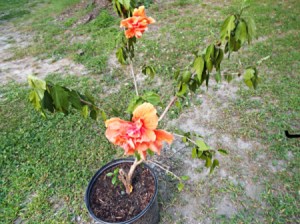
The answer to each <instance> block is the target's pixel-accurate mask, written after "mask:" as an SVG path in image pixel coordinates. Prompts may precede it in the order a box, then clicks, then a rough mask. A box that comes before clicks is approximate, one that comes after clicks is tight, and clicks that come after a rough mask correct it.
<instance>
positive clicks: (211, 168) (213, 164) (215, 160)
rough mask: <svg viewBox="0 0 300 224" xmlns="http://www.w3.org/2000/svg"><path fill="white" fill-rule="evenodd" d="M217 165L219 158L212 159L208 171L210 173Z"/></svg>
mask: <svg viewBox="0 0 300 224" xmlns="http://www.w3.org/2000/svg"><path fill="white" fill-rule="evenodd" d="M217 166H219V160H217V159H214V161H213V163H212V165H211V167H210V171H209V173H212V172H213V171H214V169H215V168H216V167H217Z"/></svg>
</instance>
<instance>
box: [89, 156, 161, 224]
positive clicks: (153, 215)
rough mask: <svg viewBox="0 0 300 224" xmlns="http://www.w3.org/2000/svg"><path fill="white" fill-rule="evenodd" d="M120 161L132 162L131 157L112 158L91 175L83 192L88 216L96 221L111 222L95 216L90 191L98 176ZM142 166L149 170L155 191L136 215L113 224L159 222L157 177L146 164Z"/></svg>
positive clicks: (148, 223)
mask: <svg viewBox="0 0 300 224" xmlns="http://www.w3.org/2000/svg"><path fill="white" fill-rule="evenodd" d="M122 163H133V159H118V160H114V161H112V162H110V163H108V164H106V165H105V166H103V167H101V168H100V169H99V170H98V171H97V173H96V174H95V175H94V176H93V178H92V179H91V181H90V182H89V185H88V188H87V190H86V194H85V204H86V207H87V209H88V211H89V213H90V216H91V217H92V218H93V219H94V221H96V222H97V223H102V224H112V222H106V221H104V220H101V219H100V218H98V217H96V216H95V214H94V213H93V211H92V209H91V206H90V196H91V191H92V189H93V186H94V184H95V182H96V180H97V179H98V177H99V176H100V175H101V174H102V173H103V172H104V171H105V170H107V169H110V168H112V167H114V166H116V165H118V164H122ZM144 166H145V167H146V168H147V169H149V170H150V172H151V174H152V176H153V178H154V182H155V192H154V195H153V197H152V198H151V200H150V202H149V204H148V206H147V207H146V208H145V209H144V210H143V211H142V212H141V213H139V214H138V215H137V216H135V217H133V218H132V219H130V220H127V221H124V222H113V223H114V224H133V223H134V224H157V223H159V217H160V216H159V208H158V202H157V193H158V184H157V177H156V175H155V173H154V171H153V170H152V169H151V168H150V167H149V166H148V165H147V164H144Z"/></svg>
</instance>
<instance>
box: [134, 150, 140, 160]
mask: <svg viewBox="0 0 300 224" xmlns="http://www.w3.org/2000/svg"><path fill="white" fill-rule="evenodd" d="M134 156H135V158H137V160H138V161H140V160H141V155H140V154H139V153H138V152H137V151H134Z"/></svg>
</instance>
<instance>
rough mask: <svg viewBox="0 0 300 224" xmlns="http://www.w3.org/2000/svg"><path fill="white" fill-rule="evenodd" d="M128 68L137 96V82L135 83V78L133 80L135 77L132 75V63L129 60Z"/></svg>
mask: <svg viewBox="0 0 300 224" xmlns="http://www.w3.org/2000/svg"><path fill="white" fill-rule="evenodd" d="M129 68H130V73H131V76H132V78H133V83H134V88H135V93H136V95H137V96H139V92H138V87H137V82H136V78H135V75H134V70H133V65H132V61H131V60H129Z"/></svg>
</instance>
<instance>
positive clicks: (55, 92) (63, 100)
mask: <svg viewBox="0 0 300 224" xmlns="http://www.w3.org/2000/svg"><path fill="white" fill-rule="evenodd" d="M50 95H51V96H52V99H53V103H54V105H55V109H56V110H58V111H61V112H64V113H67V112H68V109H69V93H68V91H67V90H66V89H65V88H63V87H61V86H59V85H55V86H53V87H52V89H51V92H50Z"/></svg>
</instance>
